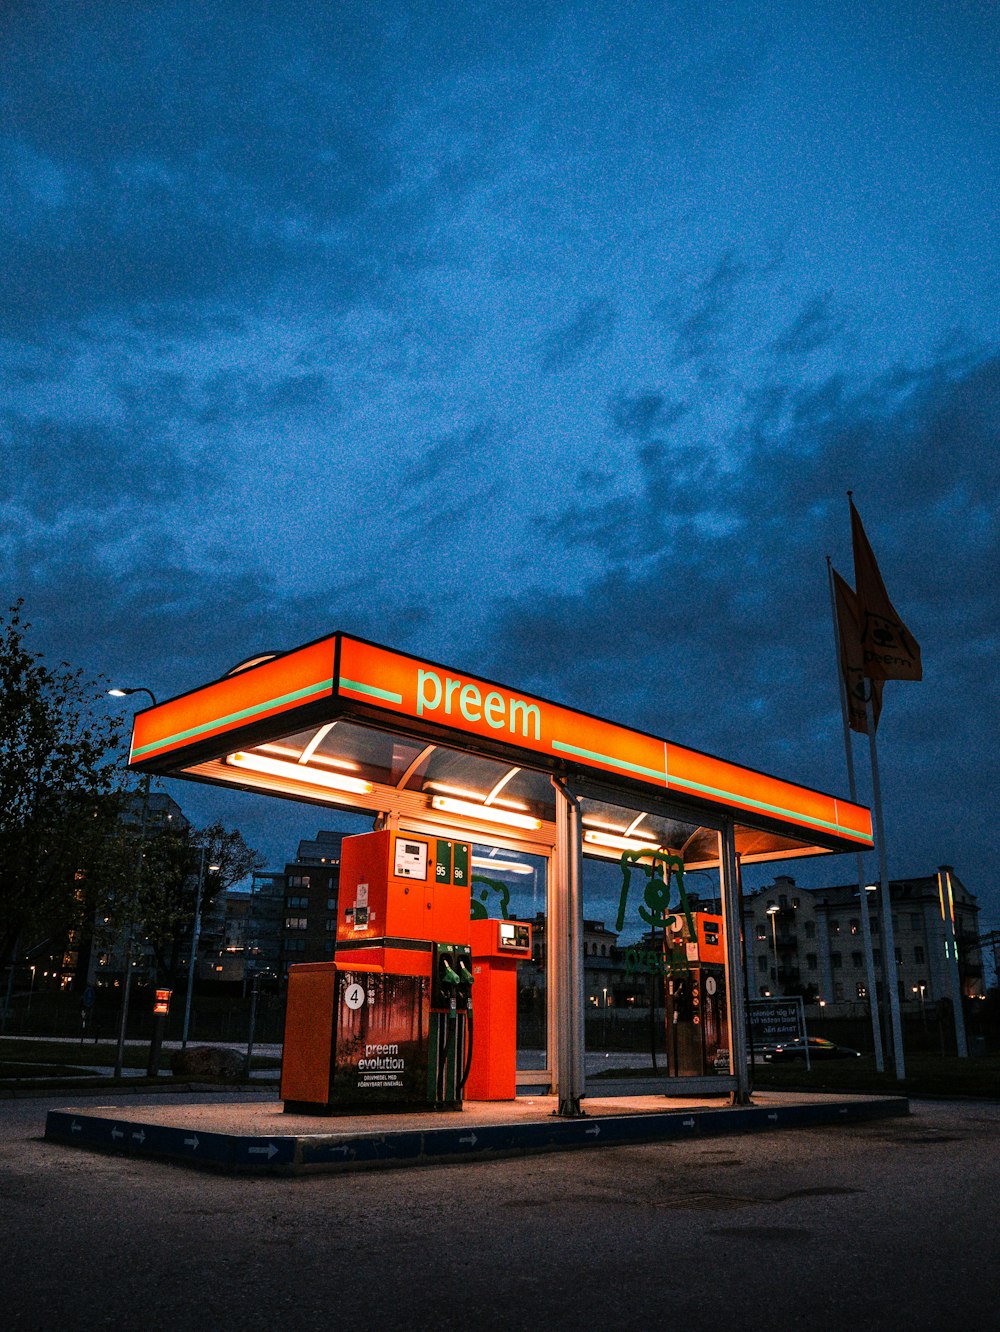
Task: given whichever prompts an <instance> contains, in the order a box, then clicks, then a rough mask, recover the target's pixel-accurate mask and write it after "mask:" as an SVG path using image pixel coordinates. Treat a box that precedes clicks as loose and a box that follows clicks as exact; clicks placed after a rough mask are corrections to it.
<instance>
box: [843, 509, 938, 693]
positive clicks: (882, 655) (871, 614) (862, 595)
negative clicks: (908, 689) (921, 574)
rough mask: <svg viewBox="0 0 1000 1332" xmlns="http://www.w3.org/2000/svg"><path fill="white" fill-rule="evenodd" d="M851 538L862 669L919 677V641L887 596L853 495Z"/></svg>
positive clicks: (879, 675)
mask: <svg viewBox="0 0 1000 1332" xmlns="http://www.w3.org/2000/svg"><path fill="white" fill-rule="evenodd" d="M851 541H852V544H853V546H854V586H855V589H856V592H857V602H858V612H859V616H860V632H861V651H862V671H863V672H864V674H865V675H866V676H867V677H868V678H869V679H870V680H920V679H922V678H923V668H922V666H921V664H920V645H919V644H918V643H917V641H916V639H915V638H914V637H913V635H912V634H911V633H910V631H909V629H907V627H906V625H905V624H904V623H903V621H902V620H901V619H900V617H899V615H898V614H897V612H896V608H895V607H894V606H893V604H892V602H891V601H890V600H889V594H888V592H886V590H885V584H884V583H883V582H882V575H881V573H880V572H879V567H878V564H877V563H876V561H875V556H874V554H873V552H872V548H871V546H870V545H869V544H868V538H867V536H866V535H865V529H864V527H863V526H862V525H861V519H860V517H859V516H858V511H857V509H856V508H855V507H854V500H853V499H852V500H851Z"/></svg>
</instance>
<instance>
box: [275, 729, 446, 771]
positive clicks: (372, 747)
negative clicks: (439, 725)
mask: <svg viewBox="0 0 1000 1332" xmlns="http://www.w3.org/2000/svg"><path fill="white" fill-rule="evenodd" d="M423 748H424V745H423V744H422V743H421V742H420V741H419V740H407V739H404V738H403V737H401V736H398V735H390V734H389V733H388V732H386V731H376V730H374V729H373V728H372V727H370V726H356V725H354V724H353V723H352V722H344V721H336V722H327V723H326V724H325V725H323V726H320V727H318V728H312V729H310V730H308V731H300V732H297V733H296V734H295V735H290V736H285V737H283V738H282V739H281V740H278V741H274V742H273V743H271V744H263V745H258V746H257V749H258V750H259V752H260V753H262V754H270V755H272V756H273V757H274V758H279V759H285V760H287V761H288V762H290V763H296V762H298V761H299V760H300V759H301V757H302V755H303V754H307V755H308V757H307V759H306V760H305V761H306V762H307V763H309V764H310V765H311V766H313V767H316V768H321V769H325V770H326V771H328V772H341V773H345V774H348V775H351V776H355V777H362V778H364V779H365V780H366V781H370V782H380V783H383V784H385V785H391V786H395V785H396V783H397V782H399V780H400V779H401V778H402V776H403V773H404V772H405V771H406V769H407V768H408V767H409V766H410V764H411V763H412V762H413V760H414V759H415V758H416V757H417V755H418V754H419V753H420V751H421V750H422V749H423Z"/></svg>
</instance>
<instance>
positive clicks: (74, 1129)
mask: <svg viewBox="0 0 1000 1332" xmlns="http://www.w3.org/2000/svg"><path fill="white" fill-rule="evenodd" d="M69 1131H70V1133H82V1132H83V1125H82V1124H78V1123H77V1122H76V1120H75V1119H74V1120H73V1122H72V1124H70V1126H69Z"/></svg>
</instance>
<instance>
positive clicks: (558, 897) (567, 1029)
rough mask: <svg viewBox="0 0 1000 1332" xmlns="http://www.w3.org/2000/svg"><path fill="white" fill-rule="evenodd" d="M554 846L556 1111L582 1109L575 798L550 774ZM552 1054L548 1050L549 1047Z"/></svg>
mask: <svg viewBox="0 0 1000 1332" xmlns="http://www.w3.org/2000/svg"><path fill="white" fill-rule="evenodd" d="M552 785H553V786H554V787H555V791H556V848H555V861H554V868H555V874H554V881H555V882H554V887H555V893H554V895H553V896H554V900H553V902H552V909H551V916H552V917H553V919H552V920H551V928H550V961H549V978H550V989H549V1002H550V1005H552V1008H551V1010H550V1011H551V1012H552V1013H553V1015H554V1022H553V1024H552V1031H553V1033H554V1035H555V1042H556V1048H555V1068H556V1094H557V1095H558V1098H559V1108H558V1110H557V1111H556V1113H557V1114H559V1115H563V1116H565V1117H568V1118H574V1117H576V1116H578V1115H581V1114H583V1111H582V1110H581V1108H580V1101H581V1098H582V1097H583V1094H584V1058H583V863H582V849H581V834H580V803H579V801H578V799H577V798H576V797H575V796H574V795H572V794H571V792H570V791H569V790H568V789H567V788H566V786H565V785H564V784H563V783H562V782H560V781H557V780H555V779H553V782H552ZM549 1058H550V1059H551V1058H552V1051H551V1050H550V1051H549Z"/></svg>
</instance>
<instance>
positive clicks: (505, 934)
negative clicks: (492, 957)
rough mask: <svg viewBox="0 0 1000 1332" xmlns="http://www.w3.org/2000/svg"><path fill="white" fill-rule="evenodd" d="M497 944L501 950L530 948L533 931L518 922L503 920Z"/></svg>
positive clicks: (500, 923) (500, 924)
mask: <svg viewBox="0 0 1000 1332" xmlns="http://www.w3.org/2000/svg"><path fill="white" fill-rule="evenodd" d="M497 942H498V944H499V946H500V947H501V948H530V947H531V930H530V929H529V927H528V926H527V925H520V924H518V923H517V922H516V921H513V920H501V921H500V922H499V934H498V937H497Z"/></svg>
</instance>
